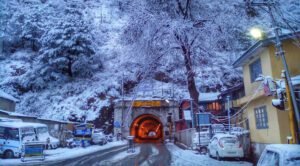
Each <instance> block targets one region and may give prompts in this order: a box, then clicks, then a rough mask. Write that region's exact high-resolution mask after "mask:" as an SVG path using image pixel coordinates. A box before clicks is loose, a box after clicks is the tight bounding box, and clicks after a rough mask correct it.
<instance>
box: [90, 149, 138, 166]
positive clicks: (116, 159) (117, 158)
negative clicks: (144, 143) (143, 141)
mask: <svg viewBox="0 0 300 166" xmlns="http://www.w3.org/2000/svg"><path fill="white" fill-rule="evenodd" d="M140 152H141V149H140V147H136V148H135V151H134V153H128V152H127V151H123V152H120V153H118V154H116V155H114V156H113V157H111V158H109V159H108V160H104V161H101V162H100V163H97V165H101V164H112V163H118V162H119V161H122V160H124V159H125V158H127V157H133V156H136V155H138V154H139V153H140ZM93 166H94V165H93Z"/></svg>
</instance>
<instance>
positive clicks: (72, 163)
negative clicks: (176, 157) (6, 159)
mask: <svg viewBox="0 0 300 166" xmlns="http://www.w3.org/2000/svg"><path fill="white" fill-rule="evenodd" d="M137 146H138V148H139V149H140V153H137V154H136V155H131V156H129V157H124V158H121V159H120V160H117V158H118V156H120V154H121V153H123V154H124V153H126V151H127V147H126V146H123V147H115V148H111V149H109V150H106V151H104V152H103V151H101V152H97V153H95V154H89V155H86V156H82V157H80V158H76V159H72V160H66V161H62V162H59V163H47V164H45V165H55V166H78V165H84V166H86V165H87V166H110V165H115V166H128V165H130V166H167V165H170V163H171V154H170V153H169V151H168V149H167V148H166V146H165V145H164V144H138V145H137Z"/></svg>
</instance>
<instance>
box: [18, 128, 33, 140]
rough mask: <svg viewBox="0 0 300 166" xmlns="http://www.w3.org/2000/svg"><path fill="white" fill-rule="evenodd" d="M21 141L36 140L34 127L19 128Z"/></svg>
mask: <svg viewBox="0 0 300 166" xmlns="http://www.w3.org/2000/svg"><path fill="white" fill-rule="evenodd" d="M21 135H22V141H34V140H36V135H35V133H34V129H33V128H31V127H25V128H21Z"/></svg>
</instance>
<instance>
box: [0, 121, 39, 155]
mask: <svg viewBox="0 0 300 166" xmlns="http://www.w3.org/2000/svg"><path fill="white" fill-rule="evenodd" d="M34 141H37V138H36V134H35V132H34V126H33V125H32V124H28V123H24V122H21V121H6V122H0V155H3V157H4V158H13V157H20V156H21V153H22V145H23V143H25V142H34Z"/></svg>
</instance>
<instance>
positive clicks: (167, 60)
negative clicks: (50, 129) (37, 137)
mask: <svg viewBox="0 0 300 166" xmlns="http://www.w3.org/2000/svg"><path fill="white" fill-rule="evenodd" d="M276 2H277V1H276ZM276 5H277V9H278V11H280V12H278V14H277V15H276V17H277V18H278V20H279V22H280V23H281V24H282V25H285V24H284V23H285V21H289V23H290V24H289V25H290V27H289V28H294V29H297V27H299V21H298V20H300V12H299V11H300V7H299V6H300V4H299V1H296V0H288V1H283V0H280V1H278V4H276ZM2 7H3V10H2V11H1V15H2V16H1V25H3V26H1V27H0V28H1V31H0V39H1V40H2V41H3V42H2V45H1V46H2V48H3V50H2V52H1V54H0V88H1V89H2V90H3V91H5V92H7V93H9V94H11V95H13V96H14V97H16V98H18V99H20V102H19V103H18V104H17V109H16V111H17V112H20V113H24V114H29V115H36V116H39V117H43V118H50V119H61V120H67V119H68V118H69V116H70V115H71V114H76V115H77V116H78V117H82V116H86V117H87V119H88V120H94V119H96V118H97V117H98V116H99V115H101V111H100V110H101V109H102V107H103V106H109V105H111V103H112V101H113V100H114V99H117V98H119V97H120V96H121V93H122V82H123V83H124V92H125V93H129V92H132V91H135V92H138V91H142V90H143V87H147V86H148V87H151V88H152V89H161V88H164V87H165V88H166V89H167V88H172V89H176V90H177V91H178V92H180V91H182V92H187V77H188V76H192V77H193V78H194V79H195V85H196V88H197V90H198V91H200V93H201V92H208V91H213V92H216V91H220V90H222V89H226V88H228V87H231V86H234V85H236V84H239V83H241V80H242V79H241V71H240V69H234V68H233V67H232V66H231V63H232V62H233V61H234V60H235V59H236V58H237V57H238V56H239V55H240V54H241V53H242V52H243V51H244V50H245V49H247V47H249V46H250V45H251V44H253V42H254V41H253V40H252V39H251V38H250V36H249V35H248V30H249V28H250V27H253V26H258V27H261V28H263V29H264V30H267V29H268V28H270V23H269V19H268V15H267V14H266V13H265V12H263V11H260V10H258V11H257V12H258V13H255V12H253V13H252V15H251V16H250V14H249V13H248V14H247V12H246V9H247V8H246V7H245V2H244V0H238V1H231V0H222V1H219V0H215V1H210V0H200V1H192V0H172V1H166V0H114V1H111V0H101V1H100V0H96V1H88V0H65V1H61V0H22V1H20V0H11V1H5V2H3V5H2ZM282 16H284V17H285V18H286V20H284V19H282ZM267 33H268V34H270V31H268V32H267ZM186 48H187V49H188V54H187V53H186V52H185V50H186ZM186 55H188V56H189V59H190V60H191V61H190V63H188V65H190V66H192V68H191V69H190V71H192V72H190V71H189V72H187V68H186V67H187V63H185V60H186V59H185V58H186ZM144 89H145V88H144ZM178 94H179V93H178ZM157 95H158V96H159V95H160V94H157Z"/></svg>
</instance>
